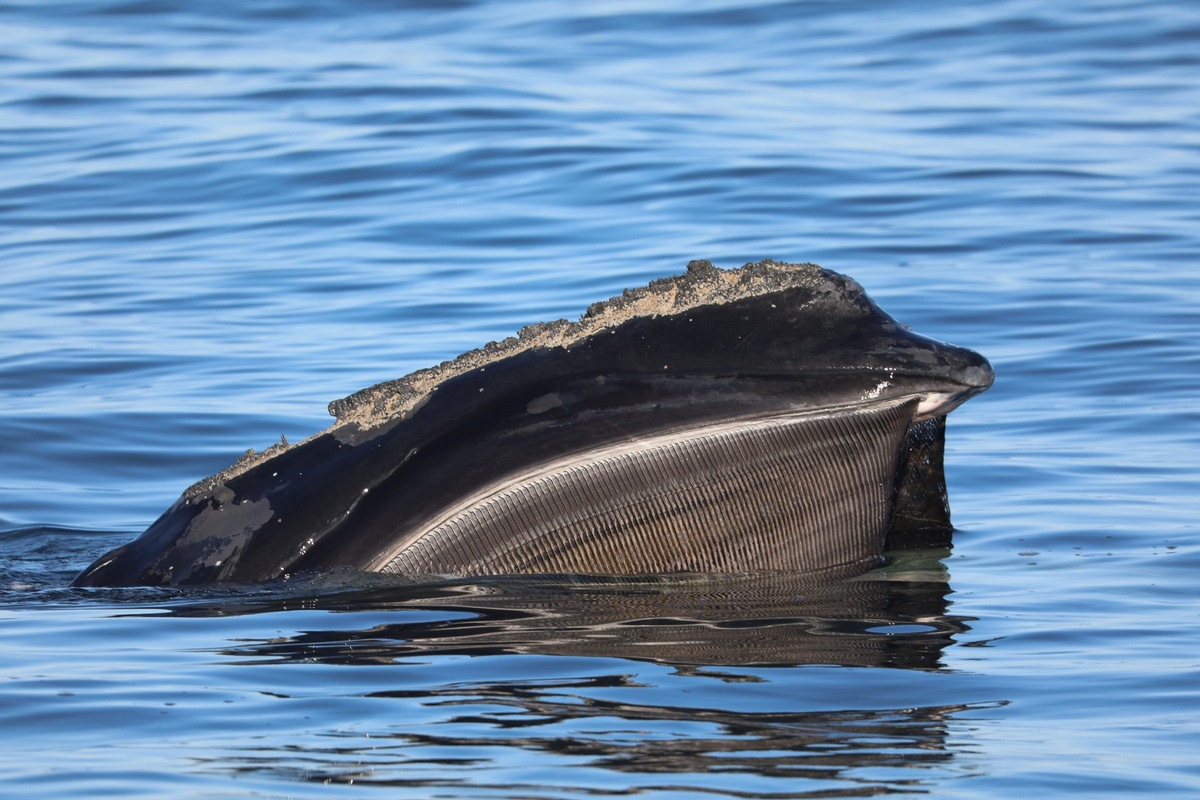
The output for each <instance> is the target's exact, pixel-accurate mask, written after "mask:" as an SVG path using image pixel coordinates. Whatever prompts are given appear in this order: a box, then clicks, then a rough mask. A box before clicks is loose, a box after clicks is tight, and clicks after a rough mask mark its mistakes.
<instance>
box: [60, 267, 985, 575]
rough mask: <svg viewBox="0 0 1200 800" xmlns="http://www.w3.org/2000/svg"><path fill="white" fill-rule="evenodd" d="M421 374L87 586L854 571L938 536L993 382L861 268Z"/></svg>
mask: <svg viewBox="0 0 1200 800" xmlns="http://www.w3.org/2000/svg"><path fill="white" fill-rule="evenodd" d="M647 304H649V306H650V307H651V308H652V311H651V312H650V313H647V310H646V308H647ZM655 304H657V305H655ZM438 370H440V372H439V371H438ZM431 372H433V373H434V374H433V375H432V376H425V378H424V381H425V383H424V385H422V384H421V382H420V381H418V380H416V378H417V376H419V375H421V373H418V374H416V375H414V376H410V378H406V379H401V380H400V381H397V382H393V383H391V384H381V385H380V386H378V387H373V388H372V389H369V390H364V392H361V393H359V394H358V395H355V396H352V397H350V398H347V399H346V400H344V401H339V402H338V403H334V404H331V410H332V411H334V413H335V414H336V415H337V416H338V417H339V422H337V423H336V424H335V425H334V426H332V427H331V428H329V429H328V430H326V431H324V432H322V433H320V434H317V435H315V436H313V437H312V438H310V439H308V440H307V441H305V442H302V443H300V444H297V445H293V446H291V447H286V448H285V447H280V446H277V447H276V448H273V449H272V450H270V451H268V452H267V454H265V455H260V456H258V457H257V461H253V460H252V461H251V462H250V463H248V464H242V465H235V466H234V467H231V468H230V469H229V470H226V471H225V472H224V473H221V474H219V475H216V476H213V477H212V478H209V479H207V480H205V481H201V482H200V483H199V484H197V485H196V486H194V487H192V488H191V489H189V490H188V491H187V492H185V493H184V495H183V496H182V497H180V499H179V500H178V501H176V503H175V504H174V505H173V506H171V507H170V508H169V509H168V510H167V511H166V512H164V514H163V515H162V516H161V517H159V519H158V520H156V521H155V522H154V523H153V524H152V525H151V526H150V527H149V528H148V529H147V530H146V531H145V532H144V533H143V534H142V535H141V536H140V537H139V538H137V539H135V540H134V541H132V542H129V543H128V544H125V545H123V546H121V547H118V548H116V549H115V550H113V551H111V552H109V553H107V554H105V555H104V556H102V557H100V558H99V559H97V561H96V562H95V563H94V564H93V565H92V566H90V567H89V568H88V569H87V570H85V571H84V572H83V573H81V574H80V575H79V577H78V578H76V580H75V582H74V585H76V586H128V585H186V584H204V583H213V582H222V581H237V582H251V581H263V580H272V579H278V578H281V577H285V576H288V575H291V574H295V573H298V572H306V571H314V570H325V569H331V568H351V569H358V570H370V571H381V570H382V571H400V572H417V573H421V574H426V573H436V574H457V575H478V574H499V573H538V572H554V573H562V572H578V573H592V574H614V573H617V574H635V573H657V572H675V571H700V572H705V571H708V572H740V571H758V570H769V569H786V570H799V571H811V572H821V571H823V570H836V569H838V568H842V567H846V566H847V565H861V564H863V563H867V562H870V561H871V560H872V559H875V558H877V557H878V556H879V554H880V553H881V552H882V551H883V549H884V547H885V546H890V547H903V546H906V545H909V544H928V543H940V542H945V541H947V540H948V537H949V532H950V530H951V529H950V524H949V509H948V505H947V503H946V500H945V485H944V479H943V477H942V464H941V443H942V436H943V431H944V415H945V414H946V413H948V412H949V411H950V410H952V409H953V408H955V407H956V406H957V405H958V404H960V403H962V402H963V401H964V400H966V399H967V398H969V397H971V396H973V395H975V394H977V393H979V392H981V391H983V390H984V389H986V388H987V387H988V386H989V385H990V384H991V382H992V375H993V373H992V369H991V366H990V365H989V364H988V362H987V361H986V359H984V358H983V357H982V356H980V355H978V354H977V353H974V352H972V351H970V350H966V349H964V348H959V347H954V346H952V345H948V344H944V343H941V342H937V341H934V340H931V339H928V338H925V337H923V336H920V335H918V334H915V333H913V332H911V331H909V330H907V329H906V328H905V327H904V326H903V325H900V324H899V323H897V322H896V321H895V320H893V319H892V318H891V317H889V316H888V315H887V314H886V313H884V312H883V311H882V310H881V309H880V308H879V307H878V306H877V305H875V303H873V302H872V301H871V300H870V299H869V298H868V297H867V295H866V294H865V293H864V292H863V290H862V289H861V287H859V286H858V284H856V283H855V282H854V281H852V280H851V279H849V278H846V277H845V276H842V275H839V274H837V273H834V272H831V271H828V270H823V269H820V268H818V267H815V266H813V265H790V264H777V263H775V262H761V263H758V264H749V265H746V266H745V267H743V268H742V269H740V270H732V271H725V270H718V269H716V268H715V267H712V266H711V265H710V264H708V263H707V262H693V263H692V264H689V271H688V274H687V275H684V276H681V277H679V278H673V279H664V280H662V281H657V282H655V283H653V284H651V286H650V287H647V288H646V289H643V290H635V292H633V293H629V292H627V294H626V297H625V298H624V299H623V298H616V299H614V300H613V301H610V302H609V303H606V304H598V305H597V306H596V307H593V309H589V314H588V315H587V316H585V318H584V319H583V320H582V321H581V322H580V323H576V324H574V325H571V324H569V323H565V322H558V323H550V324H548V325H544V326H531V328H530V329H526V330H525V331H522V336H521V338H520V339H519V340H508V341H506V342H504V343H500V344H494V343H493V344H492V345H489V346H488V347H485V348H483V349H482V350H480V351H473V352H472V353H470V354H465V355H464V356H463V357H460V359H458V360H456V361H455V362H448V363H447V364H444V365H441V367H440V368H435V369H434V370H432V371H431ZM397 398H399V400H397ZM764 437H766V438H764ZM681 448H682V449H681ZM813 453H817V454H818V455H816V456H814V455H812V454H813ZM683 458H686V459H691V460H694V461H695V464H696V465H697V466H696V469H695V471H694V472H693V471H692V470H691V468H690V467H689V466H688V464H690V463H691V461H689V462H688V464H681V463H679V460H680V459H683ZM780 459H783V460H780ZM668 474H669V475H672V476H674V477H671V478H670V479H669V481H670V482H671V483H670V485H669V486H662V487H660V486H657V485H655V484H656V483H657V482H658V477H657V476H659V475H664V476H665V475H668ZM689 475H694V479H693V480H689V477H688V476H689ZM601 480H605V481H610V482H612V486H613V487H616V488H614V489H613V491H612V492H611V493H610V492H605V491H600V490H599V489H597V488H596V487H597V486H599V485H600V483H599V482H600V481H601ZM663 480H664V481H666V480H667V479H666V478H664V479H663ZM605 485H606V486H607V485H608V484H605ZM581 493H582V494H581ZM704 498H707V499H704ZM747 498H748V499H747ZM796 498H803V499H804V503H801V502H800V500H797V499H796ZM802 506H803V507H802ZM764 508H766V509H774V508H777V509H778V514H775V515H774V516H772V514H771V513H768V512H764V511H763V510H762V509H764ZM830 509H832V511H830ZM831 514H832V516H831ZM806 515H807V516H806ZM814 515H815V516H814ZM481 525H482V526H483V527H480V526H481ZM718 529H719V530H718ZM537 531H541V533H537ZM662 531H671V533H670V535H669V536H667V535H666V534H665V533H661V532H662ZM793 533H794V534H795V535H793ZM668 539H669V540H670V541H669V543H668V544H664V543H663V542H664V541H666V540H668ZM418 543H419V546H418ZM414 547H416V548H417V549H416V550H414V549H413V548H414ZM418 550H419V551H420V552H421V553H422V554H423V555H422V556H421V558H419V559H414V557H413V556H412V554H413V553H415V552H417V551H418ZM614 553H619V554H620V557H614V556H613V554H614Z"/></svg>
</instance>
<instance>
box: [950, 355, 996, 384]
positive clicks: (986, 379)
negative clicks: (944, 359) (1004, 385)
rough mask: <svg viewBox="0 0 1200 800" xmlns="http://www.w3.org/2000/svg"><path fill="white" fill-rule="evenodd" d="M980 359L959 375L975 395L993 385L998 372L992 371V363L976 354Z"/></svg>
mask: <svg viewBox="0 0 1200 800" xmlns="http://www.w3.org/2000/svg"><path fill="white" fill-rule="evenodd" d="M975 355H976V356H977V358H978V361H977V363H974V364H971V365H970V366H968V367H966V368H965V369H963V370H962V372H961V373H959V377H960V379H961V380H962V382H963V384H964V385H966V386H969V387H971V388H972V389H974V390H975V394H978V393H979V392H982V391H983V390H985V389H987V388H988V387H989V386H991V385H992V383H993V382H995V380H996V371H995V370H994V369H992V365H991V363H990V362H989V361H988V360H987V359H986V358H984V357H983V356H981V355H978V354H977V353H976V354H975Z"/></svg>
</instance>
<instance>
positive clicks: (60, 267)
mask: <svg viewBox="0 0 1200 800" xmlns="http://www.w3.org/2000/svg"><path fill="white" fill-rule="evenodd" d="M0 42H3V43H4V45H3V47H0V410H2V413H0V642H2V643H3V644H2V646H0V794H2V795H5V796H10V795H11V796H29V795H34V794H36V796H38V797H43V798H66V797H85V796H86V797H100V796H116V797H164V796H171V797H188V798H201V797H203V798H217V797H258V798H268V797H270V798H275V797H279V798H282V797H305V798H307V797H314V798H316V797H320V798H325V797H338V798H343V797H344V798H360V797H361V798H375V797H413V798H424V797H438V798H468V797H470V798H539V799H542V798H555V799H556V800H557V799H559V798H562V799H564V800H565V799H567V798H572V799H574V798H603V797H625V796H638V797H646V798H654V800H666V799H667V798H690V797H729V798H809V797H859V796H876V795H880V794H888V793H912V794H926V795H929V796H933V797H951V798H993V797H1011V796H1036V797H1060V796H1071V797H1077V796H1088V797H1144V796H1156V797H1193V796H1195V795H1196V793H1197V791H1198V789H1197V787H1198V786H1200V759H1197V756H1196V753H1197V750H1198V749H1200V721H1198V720H1200V589H1198V581H1197V578H1196V576H1197V575H1198V574H1200V542H1198V540H1197V539H1198V537H1197V533H1198V531H1197V522H1198V517H1200V500H1198V499H1197V498H1198V497H1200V479H1198V476H1200V455H1198V454H1200V191H1198V189H1197V187H1198V186H1200V7H1198V6H1196V4H1194V3H1184V2H1158V3H1151V2H1144V0H1095V1H1094V2H1065V3H1056V4H1046V3H1034V2H1026V1H1024V0H997V1H996V2H987V3H972V4H962V3H949V2H942V0H934V1H933V2H928V1H926V2H920V3H918V2H911V0H899V1H898V2H889V3H883V2H874V1H872V2H864V3H831V2H819V1H818V0H811V1H809V2H780V3H732V2H710V1H709V0H693V1H692V2H688V3H670V2H664V3H629V2H619V1H618V0H613V1H612V2H594V3H586V4H583V3H580V4H570V5H568V4H562V3H549V2H537V1H536V0H528V1H518V2H489V1H487V0H479V1H478V2H474V1H472V0H461V1H460V2H445V3H422V2H414V3H382V2H374V1H373V0H352V1H349V2H332V1H330V2H323V1H322V0H313V2H307V3H302V2H299V0H249V1H248V2H238V3H231V2H222V1H221V0H217V2H206V3H200V2H189V1H188V0H144V1H139V0H128V1H126V2H118V1H115V0H114V1H113V2H107V1H102V0H78V1H77V2H60V1H59V0H37V1H36V2H34V0H17V1H16V2H12V1H11V0H10V1H9V2H2V1H0ZM768 257H769V258H775V259H779V260H791V261H815V262H818V263H820V264H822V265H823V266H826V267H828V268H831V269H835V270H837V271H840V272H844V273H847V274H849V275H852V276H853V277H855V278H856V279H857V280H858V281H859V282H860V283H862V284H863V285H864V286H865V287H866V288H867V289H868V291H869V292H870V293H871V294H872V296H873V297H874V298H875V299H876V300H877V301H878V302H879V303H880V304H881V305H882V306H883V307H884V308H885V309H886V310H888V311H889V312H890V313H892V314H893V315H894V316H896V317H897V318H898V319H900V320H902V321H903V322H905V323H907V324H909V325H910V326H911V327H913V328H914V329H916V330H918V331H920V332H922V333H925V334H928V335H931V336H934V337H936V338H939V339H944V340H947V341H951V342H954V343H956V344H960V345H964V346H969V347H972V348H974V349H977V350H979V351H980V352H982V353H984V354H986V355H987V356H988V357H989V358H990V359H991V360H992V363H993V364H994V366H995V368H996V372H997V380H996V384H995V386H994V387H993V388H992V389H991V390H990V391H989V392H987V393H986V394H984V395H982V396H980V397H979V398H977V399H974V400H972V401H971V402H970V403H968V404H967V405H966V406H964V407H963V408H961V409H960V410H958V411H956V412H955V413H954V414H953V415H952V416H951V419H950V424H949V434H948V452H947V478H948V481H949V484H950V489H951V504H952V507H953V513H954V520H955V523H956V526H957V527H958V529H959V530H958V532H957V534H956V537H955V545H954V547H953V549H952V550H938V551H920V552H913V553H904V554H898V555H897V556H896V557H895V558H893V560H892V561H891V562H890V563H889V564H888V565H887V566H886V567H883V568H881V569H879V570H876V571H874V572H872V573H870V574H868V575H866V576H863V577H862V578H860V579H857V580H854V581H848V582H844V583H840V584H832V585H824V586H809V585H804V584H803V583H802V582H800V581H790V580H787V579H785V578H783V577H778V576H777V577H776V578H774V579H767V578H763V579H761V580H749V579H747V580H742V581H725V582H722V581H704V580H694V581H689V580H675V581H661V580H660V581H656V580H651V579H646V580H642V581H635V582H630V583H626V584H620V585H614V584H605V583H600V582H590V583H589V582H577V583H572V584H565V585H563V584H559V585H554V584H543V583H538V582H520V581H514V580H492V581H477V582H474V583H463V582H460V583H454V582H446V583H441V584H429V583H425V584H419V583H411V584H404V583H396V582H394V581H393V582H390V583H389V582H386V581H372V580H363V581H351V582H346V581H339V580H336V579H333V578H326V579H317V578H314V579H311V580H306V581H299V582H296V583H290V584H286V585H271V586H241V587H224V588H216V589H208V590H190V591H167V590H148V589H123V590H74V589H70V588H68V584H69V582H70V580H71V578H72V577H73V576H74V575H75V574H76V573H77V572H78V571H79V570H80V569H82V568H83V567H85V566H86V565H87V564H89V563H90V562H91V561H92V560H93V559H94V558H95V557H97V556H98V555H99V554H101V553H102V552H103V551H105V550H106V549H108V548H110V547H112V546H115V545H116V544H119V543H121V542H123V541H125V540H127V539H129V538H132V537H133V536H134V535H136V534H137V533H138V532H140V531H141V530H142V529H143V528H144V527H145V526H146V525H148V524H149V523H150V522H151V521H153V519H154V518H155V517H156V516H157V515H158V514H159V513H160V512H161V511H163V510H164V509H165V508H166V507H167V506H168V505H170V503H172V502H173V501H174V499H175V498H176V497H177V496H178V494H179V493H180V491H182V489H183V488H185V487H186V486H187V485H188V484H190V483H191V482H193V481H195V480H197V479H198V478H201V477H203V476H205V475H208V474H210V473H213V472H215V471H217V470H219V469H221V468H223V467H225V466H227V465H228V464H229V463H231V462H232V461H233V460H235V459H236V458H237V456H238V455H239V454H240V453H242V452H243V451H244V450H245V449H247V448H250V447H254V448H257V449H262V448H264V447H266V446H267V445H269V444H271V443H273V442H275V441H278V440H279V438H280V437H281V436H287V437H288V438H289V439H290V440H292V441H298V440H300V439H302V438H304V437H305V436H307V435H309V434H311V433H314V432H316V431H318V430H320V429H322V428H324V427H326V425H327V424H328V423H329V418H328V417H327V416H326V412H325V405H326V403H327V402H328V401H330V400H333V399H336V398H339V397H342V396H344V395H346V394H349V393H351V392H353V391H355V390H357V389H359V388H362V387H364V386H367V385H370V384H373V383H376V382H378V381H381V380H385V379H389V378H394V377H398V376H400V375H403V374H405V373H407V372H409V371H411V370H413V369H417V368H420V367H422V366H427V365H429V364H433V363H436V362H438V361H441V360H443V359H445V358H449V357H453V356H454V355H456V354H458V353H459V352H461V351H463V350H466V349H469V348H472V347H476V346H479V345H481V344H483V343H484V342H486V341H489V340H492V339H498V338H503V337H505V336H508V335H511V334H512V333H513V332H515V331H516V329H518V328H519V327H521V326H522V325H525V324H527V323H530V322H535V321H539V320H545V319H554V318H558V317H574V316H576V315H578V314H579V313H581V312H582V311H583V309H584V308H586V306H587V305H588V304H590V303H592V302H594V301H596V300H600V299H604V298H607V297H609V296H611V295H614V294H618V293H619V292H620V291H621V289H622V288H624V287H627V286H636V285H641V284H644V283H645V282H647V281H648V280H651V279H653V278H656V277H661V276H664V275H669V274H676V273H678V272H680V271H682V269H683V266H684V264H685V263H686V262H687V261H688V260H690V259H693V258H707V259H711V260H712V261H714V262H715V263H717V264H718V265H720V266H725V267H733V266H739V265H741V264H742V263H744V262H747V261H753V260H759V259H762V258H768Z"/></svg>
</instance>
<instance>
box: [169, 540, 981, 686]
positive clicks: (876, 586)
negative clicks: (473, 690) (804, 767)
mask: <svg viewBox="0 0 1200 800" xmlns="http://www.w3.org/2000/svg"><path fill="white" fill-rule="evenodd" d="M947 552H948V551H947V550H934V551H921V552H908V553H904V554H903V555H902V559H901V560H900V561H898V562H895V563H893V564H892V565H891V566H890V567H889V568H887V569H879V570H874V571H872V572H869V573H867V574H865V575H859V576H857V577H853V578H849V579H840V580H828V579H827V580H815V579H813V578H811V577H805V576H797V575H790V574H761V575H735V576H696V577H655V578H631V579H605V578H583V577H563V578H555V577H548V578H489V579H486V580H484V579H474V580H470V581H461V580H460V581H440V582H423V583H402V582H397V581H396V580H395V579H391V578H389V579H387V580H376V579H374V578H370V579H367V578H362V577H356V578H355V579H354V581H355V583H356V584H358V585H355V586H352V587H346V586H344V585H343V586H341V587H340V588H334V587H331V586H330V585H329V583H328V582H329V581H330V577H329V576H326V577H324V578H320V579H315V583H307V584H306V583H304V582H299V583H298V584H297V585H294V586H292V587H289V588H288V589H287V590H286V591H280V592H278V593H272V592H268V593H266V594H265V595H263V594H260V595H258V596H254V597H247V596H241V595H234V596H230V595H225V596H222V597H221V598H219V600H218V601H217V602H211V599H205V598H193V599H190V600H183V601H182V602H177V603H173V604H171V605H170V606H169V610H170V612H171V613H173V614H177V615H185V616H216V615H219V616H226V615H233V614H253V613H264V612H275V611H281V610H285V609H295V608H304V609H308V610H325V611H330V612H361V611H381V610H395V611H397V612H403V611H406V610H408V611H412V610H423V611H427V612H435V613H433V614H432V615H431V614H422V615H407V614H404V613H397V615H396V621H395V622H390V623H384V624H374V625H372V626H370V627H366V628H362V629H357V628H353V627H350V628H346V629H343V628H339V627H336V626H331V627H328V628H323V629H321V630H306V631H302V632H298V633H295V634H293V635H290V636H284V637H281V638H273V639H271V640H270V641H259V642H248V643H245V644H238V645H237V646H235V647H231V648H226V649H225V650H223V651H222V652H223V654H224V655H227V656H233V657H236V658H240V659H247V660H253V661H259V660H270V661H273V662H276V663H278V662H299V663H314V662H321V663H328V664H392V663H397V662H404V661H408V660H412V659H414V658H428V657H429V656H430V655H435V654H437V655H470V656H495V655H501V654H505V653H510V654H511V653H521V654H538V655H560V656H575V657H592V658H623V659H634V660H639V661H653V662H657V663H660V664H667V665H673V666H677V667H679V668H681V669H684V670H687V669H692V668H704V667H720V666H749V665H754V666H767V667H785V666H797V665H803V664H828V665H840V666H852V667H895V668H900V669H918V670H938V669H941V668H942V663H941V654H942V650H943V649H944V648H945V647H946V646H948V645H950V644H951V643H952V641H953V636H954V635H955V634H961V633H963V632H965V631H966V630H968V627H967V625H966V622H967V619H966V618H963V617H955V616H951V615H949V614H947V603H946V596H947V594H948V593H949V591H950V589H949V585H948V583H947V575H946V573H945V571H944V569H943V568H942V566H941V563H940V561H939V557H941V556H944V555H945V554H946V553H947ZM363 584H367V585H363ZM328 619H329V621H330V622H331V623H335V622H336V620H337V619H339V616H338V614H336V613H333V614H331V615H330V616H329V617H328ZM352 619H354V615H353V614H348V616H347V621H350V620H352ZM373 619H374V620H376V621H377V620H378V617H374V616H373Z"/></svg>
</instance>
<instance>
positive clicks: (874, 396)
mask: <svg viewBox="0 0 1200 800" xmlns="http://www.w3.org/2000/svg"><path fill="white" fill-rule="evenodd" d="M891 385H892V382H891V381H880V382H879V383H877V384H875V388H874V389H871V390H869V391H866V392H863V396H862V399H863V400H878V399H879V396H880V395H881V394H883V390H884V389H886V388H888V387H889V386H891Z"/></svg>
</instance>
